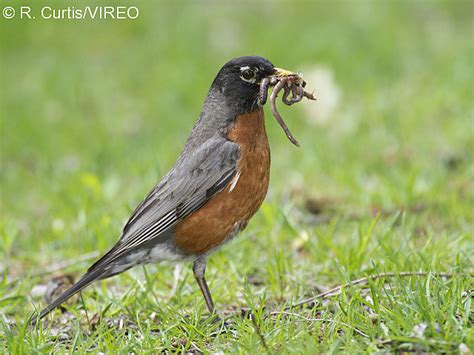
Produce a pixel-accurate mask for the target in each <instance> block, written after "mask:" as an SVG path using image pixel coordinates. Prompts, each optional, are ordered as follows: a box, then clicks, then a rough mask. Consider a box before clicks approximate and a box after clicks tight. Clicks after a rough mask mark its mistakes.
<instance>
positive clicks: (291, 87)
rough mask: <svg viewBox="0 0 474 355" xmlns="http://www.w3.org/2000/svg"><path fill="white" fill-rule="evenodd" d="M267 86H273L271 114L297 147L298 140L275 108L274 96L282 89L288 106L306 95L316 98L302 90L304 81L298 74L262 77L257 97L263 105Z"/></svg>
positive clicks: (266, 96) (284, 100)
mask: <svg viewBox="0 0 474 355" xmlns="http://www.w3.org/2000/svg"><path fill="white" fill-rule="evenodd" d="M269 86H274V88H273V91H272V93H271V95H270V108H271V110H272V113H273V116H274V117H275V118H276V120H277V122H278V123H279V124H280V126H281V128H283V131H284V132H285V134H286V136H287V137H288V139H289V140H290V142H291V143H293V144H294V145H296V146H297V147H299V143H298V141H297V140H296V139H295V137H293V135H292V134H291V132H290V130H289V129H288V127H287V126H286V124H285V122H284V121H283V118H282V117H281V115H280V113H279V112H278V110H277V108H276V98H277V96H278V94H279V92H280V91H281V90H283V98H282V101H283V103H284V104H285V105H288V106H291V105H293V104H294V103H297V102H300V101H301V100H302V99H303V97H306V98H307V99H309V100H316V98H315V97H314V95H313V93H309V92H307V91H305V90H304V87H305V86H306V82H305V81H304V80H303V79H302V78H301V77H300V76H299V75H298V74H289V75H284V76H283V75H280V76H271V77H266V78H264V79H263V80H262V81H261V83H260V91H259V97H258V99H259V103H260V105H264V104H265V103H266V102H267V98H268V87H269ZM290 93H291V97H290Z"/></svg>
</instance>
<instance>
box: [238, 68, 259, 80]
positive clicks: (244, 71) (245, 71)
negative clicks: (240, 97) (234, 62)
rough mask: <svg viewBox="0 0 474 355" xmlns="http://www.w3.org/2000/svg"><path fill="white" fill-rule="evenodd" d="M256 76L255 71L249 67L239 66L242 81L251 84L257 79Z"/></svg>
mask: <svg viewBox="0 0 474 355" xmlns="http://www.w3.org/2000/svg"><path fill="white" fill-rule="evenodd" d="M256 76H257V73H256V72H255V71H254V70H252V69H250V67H242V68H240V78H241V79H242V80H243V81H246V82H248V83H252V84H253V83H255V81H256V80H257V78H256Z"/></svg>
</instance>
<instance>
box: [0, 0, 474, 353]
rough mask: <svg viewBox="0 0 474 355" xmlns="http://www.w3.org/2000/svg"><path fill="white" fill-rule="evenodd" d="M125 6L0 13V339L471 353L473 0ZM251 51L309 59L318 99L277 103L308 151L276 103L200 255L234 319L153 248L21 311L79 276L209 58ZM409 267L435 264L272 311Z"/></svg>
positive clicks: (185, 126) (144, 177) (160, 149)
mask: <svg viewBox="0 0 474 355" xmlns="http://www.w3.org/2000/svg"><path fill="white" fill-rule="evenodd" d="M46 4H48V5H50V6H51V5H53V6H57V7H64V6H65V5H64V3H63V2H54V1H51V2H44V1H41V2H37V3H35V5H34V8H40V7H41V6H43V5H46ZM88 4H89V5H91V6H94V5H95V4H96V3H95V2H93V1H89V2H88ZM134 5H135V6H138V7H139V8H140V17H139V19H137V20H134V21H131V20H130V21H128V20H127V21H112V20H105V21H97V20H95V21H93V20H86V21H72V20H69V21H67V20H65V21H45V20H40V19H38V20H35V21H26V20H23V21H22V20H19V19H13V20H9V21H7V20H5V19H3V18H2V19H1V20H0V26H1V31H0V43H1V59H2V64H3V65H2V68H4V70H3V72H2V80H1V84H2V94H1V99H2V103H1V113H2V114H1V151H0V158H1V163H2V168H1V174H0V179H1V205H0V206H1V207H0V208H1V214H0V231H1V243H0V268H1V271H2V278H1V283H0V350H1V351H2V352H5V353H35V352H36V353H41V352H76V351H77V352H90V351H92V352H111V353H116V352H121V353H126V352H135V353H137V352H153V351H155V352H156V351H161V350H167V351H170V352H174V351H177V352H199V351H202V352H206V353H207V352H226V353H227V352H236V353H256V352H262V351H268V352H272V353H277V352H283V353H286V352H294V353H300V352H303V353H315V352H324V353H336V352H346V353H359V352H378V351H389V352H398V351H429V352H461V353H468V352H469V350H466V349H470V351H472V349H473V348H474V332H473V330H472V322H473V315H472V303H471V302H472V289H473V282H472V277H469V276H467V275H468V274H469V273H472V271H473V267H472V262H473V258H472V255H473V251H474V250H473V249H474V248H473V246H474V243H473V241H472V240H473V228H472V226H473V217H474V215H473V214H474V212H473V207H472V206H473V202H474V193H473V191H474V189H473V185H472V182H473V177H474V176H473V175H474V174H473V173H474V166H473V163H472V162H473V160H472V152H473V151H474V150H473V148H474V136H473V133H474V131H473V123H472V122H473V102H474V100H473V99H474V97H473V96H474V95H473V89H472V87H473V82H474V75H473V69H472V60H473V57H474V45H473V41H472V36H473V29H472V21H473V15H472V14H473V13H474V12H473V10H474V8H473V7H474V6H473V4H472V2H469V1H457V2H447V1H446V2H445V1H438V2H428V1H417V2H408V1H406V2H405V1H397V2H375V1H365V2H362V3H360V2H358V3H355V2H331V3H329V2H310V1H295V2H290V1H278V2H270V1H268V2H259V3H254V2H252V3H250V2H246V1H245V2H242V3H239V4H232V3H230V2H219V3H217V2H197V3H193V4H189V3H184V2H164V1H161V2H157V3H153V4H152V3H146V2H140V1H137V2H136V3H135V4H134ZM76 6H79V5H76ZM204 6H205V7H206V11H203V8H204ZM32 7H33V5H32ZM254 53H256V54H260V55H263V56H265V57H268V58H270V59H271V60H272V61H273V62H274V63H275V65H277V66H281V67H284V68H288V69H294V70H304V72H305V73H306V74H307V76H306V78H307V80H308V85H309V87H311V88H312V87H314V88H315V89H316V95H317V96H318V97H319V100H318V101H317V102H316V103H314V104H313V103H307V102H305V103H302V104H300V105H296V107H291V108H286V107H282V105H280V107H281V112H282V114H283V115H284V117H286V120H287V122H288V124H289V125H290V128H291V129H292V131H293V133H294V134H295V136H296V137H297V138H298V140H299V141H300V143H301V145H302V147H301V149H296V148H293V147H292V146H290V143H289V142H288V141H287V140H286V138H285V137H284V135H283V133H282V132H281V130H280V129H279V127H278V126H277V125H276V124H275V122H274V120H273V119H272V118H271V115H270V114H269V112H267V128H268V131H269V137H270V142H271V147H272V157H273V161H272V164H273V165H272V171H271V174H272V180H271V187H270V191H269V195H268V197H267V200H266V202H265V203H264V205H263V206H262V208H261V210H260V212H259V213H258V214H257V216H256V217H255V218H254V219H253V220H252V222H251V223H250V225H249V226H248V228H247V229H246V230H245V231H244V232H243V233H242V235H240V237H239V238H237V239H236V240H235V241H233V242H232V243H231V244H229V245H227V246H225V247H224V248H222V249H221V250H220V251H218V252H217V253H216V254H215V255H213V257H212V258H211V259H210V263H209V265H208V269H207V278H208V281H209V282H210V287H211V291H212V293H213V296H214V299H215V301H216V303H217V307H218V309H219V310H220V312H221V316H222V317H223V318H225V319H226V320H227V322H228V323H229V324H230V326H229V327H227V328H225V327H223V325H222V323H220V322H213V319H209V316H208V314H207V313H206V311H205V305H204V302H203V300H202V297H201V295H200V292H199V289H198V287H197V285H196V284H195V282H194V280H193V277H192V272H191V270H190V266H189V265H187V264H186V265H183V269H182V271H181V273H180V276H179V278H178V281H177V287H176V290H175V292H174V293H173V292H172V291H173V282H174V276H173V273H174V266H173V265H171V264H160V265H157V266H153V265H152V266H149V267H146V268H136V269H134V270H131V271H130V272H128V273H126V274H123V275H121V276H118V277H115V278H113V279H111V280H107V281H104V282H100V283H97V284H95V285H94V286H93V287H90V288H88V289H87V291H85V292H84V293H83V296H82V298H81V299H78V301H77V302H76V303H72V304H70V305H68V306H67V310H68V312H65V313H61V312H60V311H56V312H55V313H54V314H53V316H51V317H49V318H48V319H46V320H45V322H43V323H42V324H40V325H39V326H38V327H36V328H32V327H30V326H29V325H28V318H29V317H30V315H31V314H32V313H33V312H34V311H35V310H38V308H41V307H42V306H44V304H45V302H44V299H43V298H42V294H43V293H44V286H45V285H46V284H47V283H48V282H49V281H50V280H51V278H52V277H53V276H57V275H64V274H71V275H73V276H74V277H78V276H80V274H81V273H82V272H84V271H85V270H86V268H87V266H88V265H89V264H90V263H91V262H92V261H93V260H92V259H93V258H92V259H90V260H83V259H81V256H83V255H86V254H89V253H91V252H92V253H94V252H97V251H98V252H100V253H102V252H105V251H106V250H107V249H108V248H109V247H110V246H111V245H112V244H113V243H114V241H115V240H116V239H117V237H118V235H119V231H120V230H121V227H122V225H123V223H124V222H125V219H126V218H127V217H128V216H129V214H130V212H131V209H132V208H133V207H134V206H135V205H136V204H137V203H138V201H140V200H141V199H142V198H143V196H144V195H145V194H146V193H147V192H148V190H149V189H150V188H151V187H152V186H153V185H154V184H155V183H156V181H157V180H158V179H159V177H160V176H162V175H163V174H164V173H165V172H166V171H167V169H168V168H169V167H170V166H171V165H172V164H173V162H174V159H175V158H176V156H177V154H178V153H179V151H180V149H181V148H182V146H183V144H184V141H185V139H186V136H187V134H188V133H189V131H190V129H191V127H192V124H193V121H194V119H195V118H196V117H197V115H198V112H199V109H200V107H201V104H202V101H203V99H204V96H205V94H206V91H207V89H208V87H209V84H210V83H211V81H212V79H213V76H214V75H215V73H216V71H217V70H218V68H220V66H221V65H222V64H223V63H224V62H225V61H226V60H228V59H229V58H232V57H234V56H238V55H245V54H254ZM318 73H319V74H318ZM321 73H325V74H324V75H326V76H324V75H323V76H321ZM328 75H329V77H330V76H331V75H332V78H333V79H332V81H331V80H330V79H327V77H328ZM325 78H326V79H325ZM328 80H329V83H328ZM331 95H332V96H331ZM337 97H338V98H337ZM331 100H332V101H331ZM331 102H332V104H331ZM321 108H326V111H324V112H321V111H312V110H317V109H321ZM65 261H69V265H68V266H66V267H65V268H63V267H59V268H58V265H60V264H61V263H64V262H65ZM403 271H426V272H427V273H428V274H427V276H411V277H401V276H396V277H393V278H386V279H378V280H373V281H369V283H368V284H367V285H366V286H356V287H346V288H344V289H343V290H342V292H341V294H339V295H335V296H332V297H328V298H325V299H324V300H321V301H318V302H315V303H314V304H309V305H306V306H305V307H295V308H291V309H288V310H285V308H286V307H288V306H290V305H292V304H295V303H297V302H298V301H301V300H303V299H306V298H308V297H312V296H314V295H316V294H318V293H320V292H323V291H324V290H327V289H329V288H331V287H333V286H337V285H340V284H343V283H345V282H348V281H350V280H354V279H357V278H360V277H365V276H369V275H374V274H378V273H382V272H395V273H400V272H403ZM439 272H453V273H457V274H456V275H455V276H454V277H451V278H444V277H439V276H437V273H439ZM460 274H464V275H460ZM85 310H87V312H86V311H85Z"/></svg>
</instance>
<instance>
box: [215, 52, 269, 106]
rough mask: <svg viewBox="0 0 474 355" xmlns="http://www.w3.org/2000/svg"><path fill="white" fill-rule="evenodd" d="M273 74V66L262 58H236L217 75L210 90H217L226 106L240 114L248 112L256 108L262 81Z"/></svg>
mask: <svg viewBox="0 0 474 355" xmlns="http://www.w3.org/2000/svg"><path fill="white" fill-rule="evenodd" d="M273 74H275V67H274V66H273V64H272V63H271V62H270V61H269V60H268V59H265V58H263V57H258V56H246V57H238V58H234V59H232V60H230V61H229V62H227V63H226V64H225V65H224V66H223V67H222V69H221V70H220V71H219V73H218V74H217V76H216V78H215V79H214V82H213V83H212V87H211V90H212V89H218V90H219V91H220V92H221V93H222V94H223V95H224V97H225V99H226V102H227V104H228V105H232V106H234V107H235V108H236V109H237V110H238V111H240V112H250V111H253V110H255V109H256V108H257V107H258V95H259V90H260V83H261V81H262V79H264V78H265V77H268V76H270V75H273Z"/></svg>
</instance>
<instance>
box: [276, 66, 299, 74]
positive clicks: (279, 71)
mask: <svg viewBox="0 0 474 355" xmlns="http://www.w3.org/2000/svg"><path fill="white" fill-rule="evenodd" d="M295 74H296V73H293V72H291V71H289V70H286V69H281V68H276V67H275V75H276V76H290V75H295Z"/></svg>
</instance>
